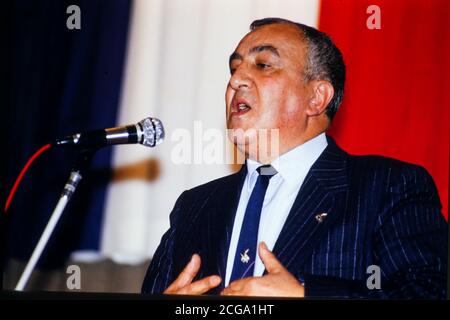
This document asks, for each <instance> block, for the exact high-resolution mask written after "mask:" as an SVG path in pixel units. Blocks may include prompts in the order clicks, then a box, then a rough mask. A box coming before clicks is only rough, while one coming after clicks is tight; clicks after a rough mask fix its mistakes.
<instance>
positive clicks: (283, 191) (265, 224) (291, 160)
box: [225, 133, 327, 286]
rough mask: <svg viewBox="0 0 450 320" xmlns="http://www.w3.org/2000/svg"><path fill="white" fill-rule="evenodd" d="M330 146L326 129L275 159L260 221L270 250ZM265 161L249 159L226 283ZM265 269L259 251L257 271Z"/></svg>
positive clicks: (258, 273)
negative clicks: (301, 188) (273, 173)
mask: <svg viewBox="0 0 450 320" xmlns="http://www.w3.org/2000/svg"><path fill="white" fill-rule="evenodd" d="M326 146H327V139H326V136H325V133H322V134H320V135H318V136H317V137H315V138H313V139H311V140H309V141H307V142H305V143H303V144H301V145H299V146H297V147H295V148H294V149H292V150H290V151H288V152H286V153H285V154H283V155H281V156H280V157H278V158H277V159H275V160H274V161H273V162H272V163H271V165H272V166H273V167H274V168H275V169H276V170H277V172H278V173H277V174H276V175H275V176H273V177H272V178H271V179H270V183H269V186H268V188H267V191H266V195H265V198H264V203H263V207H262V210H261V218H260V222H259V231H258V244H259V243H260V242H261V241H264V242H265V243H266V244H267V247H268V248H269V250H273V247H274V246H275V242H276V240H277V239H278V236H279V234H280V232H281V229H282V228H283V225H284V222H285V221H286V218H287V216H288V215H289V211H290V210H291V208H292V205H293V204H294V200H295V198H296V197H297V194H298V192H299V190H300V187H301V186H302V184H303V181H304V180H305V177H306V175H307V174H308V172H309V170H310V169H311V167H312V165H313V164H314V162H316V160H317V158H319V156H320V155H321V154H322V152H323V150H325V148H326ZM261 165H262V164H260V163H258V162H256V161H254V160H251V159H247V177H246V178H245V181H244V185H243V187H242V191H241V197H240V199H239V205H238V208H237V211H236V217H235V219H234V225H233V232H232V234H231V242H230V247H229V249H228V260H227V269H226V275H225V286H228V284H229V282H230V277H231V272H232V270H233V264H234V258H235V254H236V248H237V245H238V241H239V235H240V233H241V226H242V222H243V220H244V215H245V209H246V208H247V203H248V201H249V199H250V195H251V193H252V191H253V187H254V186H255V184H256V180H257V179H258V172H257V171H256V169H257V168H258V167H259V166H261ZM264 270H265V267H264V264H263V263H262V261H261V259H260V258H259V255H258V254H256V262H255V269H254V273H253V275H254V276H262V274H263V273H264Z"/></svg>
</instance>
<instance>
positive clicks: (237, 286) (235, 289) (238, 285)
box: [220, 278, 247, 296]
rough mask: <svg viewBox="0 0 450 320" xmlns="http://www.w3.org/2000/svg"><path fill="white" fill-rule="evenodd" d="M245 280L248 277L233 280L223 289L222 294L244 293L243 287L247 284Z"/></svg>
mask: <svg viewBox="0 0 450 320" xmlns="http://www.w3.org/2000/svg"><path fill="white" fill-rule="evenodd" d="M245 281H247V279H245V278H244V279H240V280H236V281H233V282H232V283H230V284H229V286H228V287H226V288H224V289H223V290H222V292H221V293H220V295H221V296H234V295H240V294H241V295H242V293H241V289H242V287H243V286H244V285H245Z"/></svg>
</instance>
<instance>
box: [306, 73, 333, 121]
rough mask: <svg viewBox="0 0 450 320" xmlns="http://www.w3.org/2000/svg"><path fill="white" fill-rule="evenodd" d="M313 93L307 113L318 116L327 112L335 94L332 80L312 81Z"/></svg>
mask: <svg viewBox="0 0 450 320" xmlns="http://www.w3.org/2000/svg"><path fill="white" fill-rule="evenodd" d="M311 85H312V95H311V98H310V100H309V102H308V108H307V109H306V114H307V115H308V116H318V115H320V114H322V113H324V112H325V110H326V108H327V106H328V104H329V103H330V101H331V99H332V98H333V95H334V88H333V86H332V85H331V83H330V82H328V81H325V80H317V81H313V82H312V83H311Z"/></svg>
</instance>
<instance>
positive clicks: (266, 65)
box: [256, 62, 270, 69]
mask: <svg viewBox="0 0 450 320" xmlns="http://www.w3.org/2000/svg"><path fill="white" fill-rule="evenodd" d="M256 66H257V67H258V68H259V69H267V68H270V65H268V64H267V63H262V62H260V63H257V64H256Z"/></svg>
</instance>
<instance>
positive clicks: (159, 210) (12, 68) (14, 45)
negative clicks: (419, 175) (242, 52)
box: [2, 0, 450, 267]
mask: <svg viewBox="0 0 450 320" xmlns="http://www.w3.org/2000/svg"><path fill="white" fill-rule="evenodd" d="M72 4H76V5H78V6H79V7H80V8H81V26H82V28H81V30H76V31H73V30H68V29H67V28H66V27H65V25H66V19H67V17H68V15H67V14H66V8H67V7H68V6H69V5H72ZM370 5H377V6H379V8H380V10H381V11H380V13H381V15H380V17H381V29H379V30H377V29H376V30H370V29H368V28H367V25H366V22H367V19H368V17H369V16H370V13H367V12H366V10H367V7H369V6H370ZM5 6H6V7H5V11H6V12H9V15H8V17H5V19H6V20H5V21H6V22H4V23H5V25H7V26H9V28H7V31H8V33H7V38H6V41H7V43H8V44H9V49H8V50H7V51H6V60H5V61H9V62H8V64H6V65H5V70H6V75H7V79H8V81H7V84H6V90H7V91H6V92H5V95H4V97H5V98H4V99H5V104H6V105H7V106H8V108H7V110H6V111H2V112H3V114H4V120H3V122H4V130H5V132H6V133H7V137H8V138H7V141H6V154H8V157H7V158H6V165H5V166H3V168H2V175H3V177H4V178H2V181H4V188H5V189H8V190H9V188H10V187H11V186H12V184H13V181H14V179H15V177H16V175H17V174H18V172H19V171H20V168H21V167H22V166H23V164H24V163H25V162H26V159H27V158H28V157H29V156H30V155H31V154H32V153H33V152H34V151H35V150H36V149H37V148H39V147H40V146H41V145H43V144H44V143H46V142H48V141H51V140H52V139H54V138H55V137H58V136H61V135H65V134H70V133H74V132H79V131H85V130H90V129H98V128H107V127H112V126H115V125H125V124H130V123H135V122H138V121H139V120H141V119H143V118H145V117H148V116H152V117H157V118H159V119H161V120H162V122H163V123H164V126H165V128H166V141H165V142H164V143H163V144H162V145H160V146H158V147H156V148H153V149H149V148H145V147H142V146H136V145H129V146H116V147H114V148H105V149H102V150H100V151H99V152H98V153H97V154H96V156H95V157H94V160H93V163H92V166H91V170H90V172H89V174H88V175H87V176H86V177H85V179H84V180H83V181H82V183H81V185H80V187H79V190H78V191H77V194H76V195H75V196H74V198H73V200H72V203H71V205H70V207H69V208H68V209H67V210H66V212H65V213H64V215H63V217H62V218H61V221H60V223H59V224H58V226H57V229H56V231H55V233H54V235H53V236H52V238H51V240H50V244H49V246H48V247H47V249H46V251H45V253H44V255H43V257H42V258H41V261H40V267H56V266H58V265H60V264H61V263H63V262H64V261H65V260H66V259H67V258H68V257H69V256H70V255H71V256H72V258H73V259H79V260H84V261H96V260H98V259H103V258H111V259H113V260H114V261H116V262H119V263H130V264H133V263H140V262H142V261H144V260H146V259H149V258H151V256H152V254H153V252H154V250H155V249H156V247H157V245H158V243H159V240H160V238H161V236H162V234H163V233H164V231H165V230H166V229H167V228H168V225H169V224H168V216H169V213H170V210H171V209H172V207H173V205H174V203H175V200H176V198H177V197H178V196H179V194H180V193H181V192H182V191H183V190H185V189H188V188H192V187H194V186H196V185H198V184H201V183H204V182H206V181H209V180H211V179H214V178H217V177H220V176H223V175H226V174H229V173H231V172H233V171H234V170H235V169H236V168H235V167H232V166H230V165H227V164H210V165H207V164H196V163H192V164H176V163H174V162H173V161H172V151H173V149H174V146H175V145H176V144H177V141H176V140H175V139H174V138H173V136H172V134H173V132H174V131H175V130H177V129H185V130H187V131H188V132H192V133H193V131H194V130H195V128H196V127H195V124H194V123H195V122H196V121H199V122H198V123H201V126H202V128H203V130H206V129H208V128H215V129H219V130H224V129H225V120H224V119H225V103H224V92H225V87H226V83H227V81H228V77H229V75H228V65H227V64H228V56H229V54H230V53H231V52H232V51H233V50H234V48H235V47H236V45H237V43H238V42H239V40H240V39H241V38H242V36H243V35H244V34H245V33H246V32H248V26H249V24H250V22H251V21H253V20H254V19H257V18H263V17H267V16H278V17H283V18H287V19H291V20H294V21H298V22H302V23H305V24H308V25H311V26H314V27H318V28H320V29H321V30H323V31H325V32H327V33H328V34H329V35H330V36H331V37H332V39H333V40H334V41H335V42H336V44H337V45H338V47H339V48H340V49H341V50H342V51H343V54H344V59H345V61H346V65H347V72H348V73H347V79H348V81H347V85H346V93H345V97H344V103H343V105H342V107H341V110H340V111H339V112H338V114H337V116H336V118H335V120H334V123H333V126H332V130H331V134H332V136H334V137H335V138H336V140H337V142H338V144H339V145H341V146H342V147H343V148H345V149H346V150H347V151H348V152H350V153H355V154H380V155H385V156H390V157H395V158H399V159H401V160H404V161H407V162H412V163H417V164H420V165H423V166H424V167H425V168H427V170H428V171H429V172H430V173H431V174H432V176H433V178H434V180H435V182H436V184H437V186H438V189H439V192H440V197H441V201H442V203H443V214H444V215H445V216H446V217H447V213H448V182H449V131H448V130H449V106H450V93H449V90H448V88H450V84H449V80H448V77H447V76H446V75H447V74H448V72H449V71H450V66H449V61H448V57H449V56H450V48H449V46H450V41H449V40H450V39H449V35H450V30H449V24H448V21H449V20H450V16H449V15H450V7H449V4H448V2H447V1H445V0H393V1H392V0H390V1H387V0H375V1H366V0H354V1H350V0H347V1H341V0H322V1H318V0H312V1H311V0H304V1H299V0H284V1H279V0H259V1H240V0H239V1H238V0H227V1H226V0H221V1H209V0H190V1H185V0H135V1H132V2H130V1H127V0H108V1H106V0H95V1H87V0H86V1H56V0H53V1H52V0H41V1H33V0H20V1H11V2H8V4H7V5H5ZM197 128H198V126H197ZM192 152H193V153H195V152H196V151H195V150H193V151H192ZM73 157H74V154H73V153H71V152H70V151H65V150H56V149H55V150H50V151H49V152H47V153H46V154H44V155H43V156H42V157H41V158H39V159H38V160H37V162H36V163H35V164H34V165H33V167H32V168H31V169H30V171H29V173H28V174H27V176H26V178H25V179H24V181H23V182H22V185H21V187H20V189H19V191H18V192H17V195H16V197H15V199H14V201H13V203H12V205H11V207H10V211H9V212H8V215H7V216H6V218H7V221H6V222H7V223H6V226H7V232H6V234H5V236H6V238H5V243H6V247H5V249H6V251H5V253H6V258H7V259H10V258H14V259H18V260H21V261H26V260H27V259H28V258H29V257H30V255H31V252H32V250H33V248H34V246H35V245H36V243H37V241H38V239H39V236H40V234H41V233H42V231H43V229H44V227H45V225H46V223H47V221H48V219H49V216H50V214H51V212H52V210H53V207H54V205H55V204H56V201H57V199H58V196H59V193H60V191H61V190H62V187H63V185H64V183H65V181H66V179H67V175H68V173H69V171H70V168H71V165H72V161H73Z"/></svg>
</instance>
